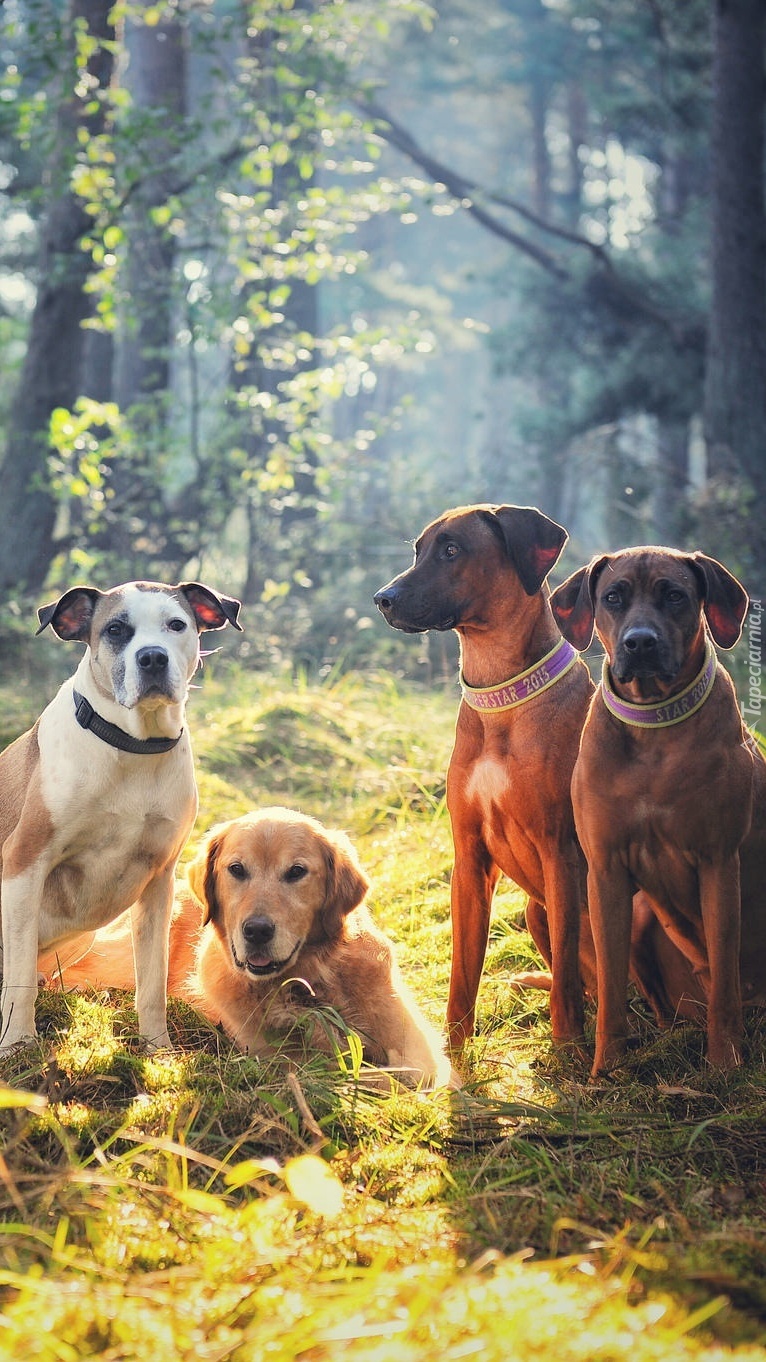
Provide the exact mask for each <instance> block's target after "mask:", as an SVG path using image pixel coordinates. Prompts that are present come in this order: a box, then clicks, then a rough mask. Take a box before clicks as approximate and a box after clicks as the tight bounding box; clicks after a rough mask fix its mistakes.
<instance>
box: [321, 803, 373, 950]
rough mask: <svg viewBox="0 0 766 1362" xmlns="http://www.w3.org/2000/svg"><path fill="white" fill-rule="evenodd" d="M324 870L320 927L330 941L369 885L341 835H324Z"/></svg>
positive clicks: (350, 848)
mask: <svg viewBox="0 0 766 1362" xmlns="http://www.w3.org/2000/svg"><path fill="white" fill-rule="evenodd" d="M323 850H324V857H325V864H326V867H327V878H326V887H325V900H324V903H323V905H322V927H323V930H324V932H325V935H326V936H327V937H328V938H330V939H332V938H333V937H336V936H337V935H338V933H339V932H340V930H341V926H342V923H343V919H344V917H345V916H346V914H347V913H350V912H351V911H352V909H354V908H358V906H359V904H360V903H361V902H362V899H363V898H364V896H365V894H366V893H367V890H368V889H369V887H370V882H369V880H368V879H367V876H366V875H365V873H364V871H363V870H362V867H361V866H360V864H359V860H358V858H357V854H356V851H355V849H354V847H353V846H352V844H351V842H350V840H349V838H348V837H347V836H346V834H345V833H344V832H329V831H327V830H325V833H324V846H323Z"/></svg>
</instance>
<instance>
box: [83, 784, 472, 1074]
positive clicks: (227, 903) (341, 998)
mask: <svg viewBox="0 0 766 1362" xmlns="http://www.w3.org/2000/svg"><path fill="white" fill-rule="evenodd" d="M188 879H189V886H190V890H191V892H189V891H185V892H184V891H181V892H180V893H179V895H178V896H177V901H176V909H175V912H174V915H173V920H172V923H171V929H170V976H169V984H168V988H169V991H170V992H171V993H174V994H175V995H176V996H180V997H182V998H185V999H186V1000H187V1001H188V1002H190V1003H192V1005H193V1006H195V1007H196V1008H197V1009H198V1010H199V1011H200V1012H202V1013H203V1015H204V1016H206V1017H207V1018H208V1019H209V1020H210V1021H213V1022H220V1023H221V1024H222V1025H223V1027H224V1030H225V1031H226V1032H227V1033H228V1035H229V1036H231V1038H232V1039H233V1040H234V1041H235V1042H236V1044H237V1045H238V1046H239V1048H240V1049H242V1050H244V1051H246V1052H247V1053H249V1054H255V1055H260V1056H264V1055H267V1054H272V1053H274V1051H275V1050H276V1049H277V1048H278V1047H280V1046H284V1045H285V1044H286V1045H287V1046H288V1048H289V1047H290V1045H291V1043H294V1042H295V1041H296V1040H298V1039H301V1038H302V1039H301V1045H302V1047H303V1048H306V1047H311V1046H313V1047H315V1048H318V1049H321V1050H324V1051H327V1052H332V1051H333V1049H334V1048H335V1045H337V1044H339V1043H340V1046H341V1048H343V1040H342V1036H343V1028H342V1026H338V1025H337V1024H336V1025H334V1024H333V1017H334V1016H335V1018H336V1023H337V1018H340V1019H341V1020H342V1023H343V1024H344V1025H345V1027H347V1028H348V1029H349V1030H351V1031H354V1032H356V1033H357V1035H358V1036H359V1038H360V1040H361V1042H362V1045H363V1048H364V1058H365V1060H366V1061H367V1062H368V1063H370V1064H372V1065H375V1066H377V1067H385V1068H386V1069H390V1070H392V1071H393V1072H394V1076H395V1077H396V1078H397V1079H400V1080H401V1081H403V1082H405V1083H410V1084H415V1085H419V1086H422V1087H427V1088H430V1087H437V1086H445V1085H449V1086H457V1085H458V1082H459V1080H458V1079H457V1077H456V1076H455V1075H454V1073H453V1071H452V1069H451V1066H450V1063H449V1060H448V1059H447V1057H446V1055H445V1054H444V1051H443V1048H442V1044H441V1039H440V1036H439V1034H438V1032H437V1030H436V1029H435V1027H432V1026H431V1025H430V1024H429V1022H428V1021H427V1020H426V1018H425V1017H424V1016H423V1014H422V1012H421V1011H420V1009H419V1007H418V1005H417V1003H416V1001H415V999H414V997H413V995H412V993H411V992H410V989H409V988H408V986H407V984H406V983H405V981H404V980H403V978H402V976H401V973H400V970H399V966H398V964H397V961H396V956H395V953H394V948H393V945H392V943H391V942H390V941H389V939H388V937H386V936H385V935H384V934H383V932H381V931H380V929H379V928H378V927H376V925H375V923H374V922H373V920H372V917H371V916H370V913H369V910H368V908H367V906H366V904H365V902H364V899H365V895H366V893H367V890H368V888H369V884H368V880H367V878H366V876H365V874H364V872H363V871H362V869H361V867H360V865H359V861H358V859H357V856H356V852H355V850H354V848H353V846H352V845H351V842H350V841H349V839H348V838H347V837H346V836H345V834H344V833H342V832H334V831H330V830H328V829H327V828H325V827H323V825H322V824H321V823H319V822H318V821H317V820H316V819H314V818H310V817H308V816H306V815H304V814H300V813H295V812H292V811H291V810H289V809H283V808H268V809H264V810H262V811H260V812H256V813H249V814H245V815H244V816H243V817H242V818H235V819H234V820H233V821H232V822H229V823H224V824H221V825H220V826H219V827H216V828H213V830H212V832H210V834H209V835H208V837H207V840H206V842H205V843H204V845H203V846H202V848H201V850H200V852H199V854H198V856H197V858H196V860H195V861H193V862H192V864H191V865H190V866H189V868H188ZM60 979H61V982H62V983H63V985H64V986H65V987H66V986H67V985H73V984H75V985H76V984H83V983H88V984H92V985H96V986H102V987H112V988H131V987H132V986H133V985H132V961H131V958H130V948H129V937H128V936H127V934H126V931H125V929H124V928H123V926H122V924H121V923H117V924H114V925H113V926H112V927H111V928H108V929H106V931H104V932H103V933H98V934H97V936H96V938H95V940H94V941H93V943H92V944H91V946H90V948H89V949H88V950H87V951H86V953H85V954H84V955H83V956H82V957H81V958H80V959H79V960H78V961H77V962H76V963H74V964H71V965H65V966H64V967H63V968H62V970H61V975H60Z"/></svg>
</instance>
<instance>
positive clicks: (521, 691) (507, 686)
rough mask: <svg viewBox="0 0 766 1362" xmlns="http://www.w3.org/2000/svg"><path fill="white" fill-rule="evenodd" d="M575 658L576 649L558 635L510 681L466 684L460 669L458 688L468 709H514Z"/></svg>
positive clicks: (559, 675) (552, 679)
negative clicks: (537, 657)
mask: <svg viewBox="0 0 766 1362" xmlns="http://www.w3.org/2000/svg"><path fill="white" fill-rule="evenodd" d="M576 658H577V653H576V651H575V649H574V648H573V647H572V645H571V643H567V641H566V639H565V638H562V639H559V641H558V643H557V644H556V646H555V648H551V651H550V652H549V653H546V655H545V657H543V658H541V659H540V661H539V662H536V663H535V664H534V666H533V667H528V668H527V670H526V671H525V672H519V674H518V676H512V677H511V679H510V681H503V683H502V685H500V686H469V685H468V683H467V681H466V680H465V677H464V676H463V674H462V672H461V675H460V689H461V691H462V694H463V699H464V700H465V703H466V704H467V705H469V706H470V708H471V709H478V710H494V711H497V710H503V709H515V708H516V706H517V705H523V704H525V703H526V701H527V700H533V699H534V697H535V696H536V695H540V694H541V692H542V691H544V690H547V689H548V687H549V686H552V685H554V683H555V682H556V681H558V680H559V679H560V678H561V677H562V676H564V674H565V673H566V672H568V671H569V668H570V667H571V666H572V665H573V663H574V662H575V660H576Z"/></svg>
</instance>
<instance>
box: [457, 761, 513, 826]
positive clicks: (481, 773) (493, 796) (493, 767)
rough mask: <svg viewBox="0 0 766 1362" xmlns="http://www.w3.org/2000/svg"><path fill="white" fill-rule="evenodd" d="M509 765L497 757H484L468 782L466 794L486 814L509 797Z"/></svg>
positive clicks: (477, 763) (473, 770)
mask: <svg viewBox="0 0 766 1362" xmlns="http://www.w3.org/2000/svg"><path fill="white" fill-rule="evenodd" d="M508 784H509V775H508V766H507V764H506V762H504V761H500V760H499V759H498V758H497V757H482V758H481V759H480V760H479V761H477V762H476V763H475V765H474V766H473V768H472V770H471V774H470V776H469V778H468V780H467V782H466V795H467V796H468V798H469V799H471V800H475V801H476V802H477V803H478V804H479V805H480V806H481V808H482V810H483V811H484V813H485V814H486V815H490V814H491V813H492V810H493V808H494V807H496V806H497V805H498V804H500V803H501V802H502V800H503V798H504V797H506V798H507V793H508Z"/></svg>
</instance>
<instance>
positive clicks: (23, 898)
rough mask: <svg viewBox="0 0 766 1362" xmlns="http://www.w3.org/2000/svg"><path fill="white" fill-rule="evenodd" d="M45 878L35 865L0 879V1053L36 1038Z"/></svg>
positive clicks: (37, 863) (37, 865)
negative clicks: (0, 942) (0, 941)
mask: <svg viewBox="0 0 766 1362" xmlns="http://www.w3.org/2000/svg"><path fill="white" fill-rule="evenodd" d="M45 875H46V868H45V866H43V865H42V864H41V863H40V862H39V861H38V862H36V863H35V864H34V865H32V866H30V867H29V869H27V870H24V871H22V872H21V873H20V874H18V875H13V876H7V875H4V876H3V881H2V892H1V894H0V898H1V899H2V919H3V990H2V997H1V998H0V1013H1V1014H2V1023H1V1024H0V1050H10V1049H12V1047H13V1046H14V1045H18V1044H19V1042H21V1041H28V1040H33V1039H34V1037H35V1036H36V1035H37V1029H36V1027H35V1002H36V999H37V951H38V943H39V923H40V911H41V904H42V895H43V886H44V884H45Z"/></svg>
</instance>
